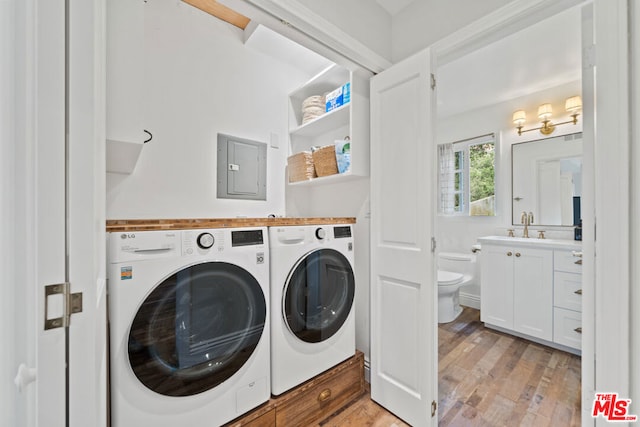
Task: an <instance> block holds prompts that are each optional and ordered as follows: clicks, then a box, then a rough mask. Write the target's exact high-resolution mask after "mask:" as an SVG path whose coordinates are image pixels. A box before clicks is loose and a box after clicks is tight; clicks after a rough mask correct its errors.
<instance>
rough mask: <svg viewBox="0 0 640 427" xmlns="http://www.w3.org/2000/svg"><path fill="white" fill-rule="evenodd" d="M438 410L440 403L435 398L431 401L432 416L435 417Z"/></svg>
mask: <svg viewBox="0 0 640 427" xmlns="http://www.w3.org/2000/svg"><path fill="white" fill-rule="evenodd" d="M437 412H438V403H437V402H436V401H435V400H433V401H431V417H435V416H436V413H437Z"/></svg>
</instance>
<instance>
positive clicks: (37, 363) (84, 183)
mask: <svg viewBox="0 0 640 427" xmlns="http://www.w3.org/2000/svg"><path fill="white" fill-rule="evenodd" d="M16 3H17V2H16ZM66 7H69V9H68V10H65V9H66ZM16 10H17V13H16V17H17V19H18V23H17V25H16V29H17V30H16V40H17V43H18V47H17V48H16V52H17V58H18V61H17V62H16V68H15V69H16V75H15V78H14V87H15V92H16V97H15V98H16V104H17V105H18V108H16V113H15V145H16V146H17V147H19V149H18V150H15V152H14V162H15V164H16V165H19V167H16V168H15V177H16V182H15V187H14V188H13V190H12V194H11V195H10V200H14V201H15V206H14V215H15V221H14V224H13V225H14V227H15V232H14V233H12V234H11V235H10V236H8V239H7V241H6V242H5V243H6V246H8V247H10V248H12V250H13V251H14V255H13V256H14V257H15V260H16V263H15V264H16V266H15V267H14V269H15V276H17V277H19V278H20V280H16V281H15V283H12V285H14V286H15V288H16V289H15V291H14V295H15V296H16V298H15V299H16V304H15V315H14V317H15V322H16V328H17V330H19V331H22V330H23V331H24V333H23V335H24V337H20V339H16V340H15V342H16V348H14V347H13V346H12V345H10V343H9V345H8V347H9V348H10V349H11V351H13V352H14V353H15V354H16V357H20V359H18V360H16V365H18V364H22V365H23V368H22V369H21V370H19V371H18V372H17V375H16V384H17V385H19V387H18V388H17V389H16V390H15V392H16V393H19V394H18V396H17V397H16V398H14V399H12V400H11V401H12V402H15V403H16V404H18V405H19V409H18V410H17V411H16V412H15V414H14V415H12V416H13V417H14V418H13V419H14V420H15V421H16V422H15V423H12V424H11V425H21V426H22V425H24V426H28V427H37V426H46V427H65V426H66V427H69V426H71V427H75V426H96V427H100V426H105V425H106V423H107V413H106V410H107V399H106V366H107V361H106V317H105V313H106V310H105V281H104V265H105V247H104V246H105V244H104V242H105V239H104V200H105V190H104V188H105V185H104V180H105V171H104V163H105V161H104V77H103V76H104V71H103V67H104V62H103V61H104V60H103V58H104V47H103V46H104V40H103V39H102V37H103V28H102V21H103V19H104V17H103V15H102V14H103V12H102V11H103V10H104V4H103V0H91V1H87V0H71V1H69V2H65V0H53V1H52V0H26V1H25V2H24V3H21V4H20V6H19V7H17V8H16ZM67 12H68V13H67ZM67 18H69V19H70V21H69V22H67ZM67 24H68V26H69V28H68V30H69V31H67V28H66V27H67ZM66 33H67V34H70V35H71V38H70V40H68V41H67V40H66V38H65V34H66ZM67 71H68V74H67ZM67 113H68V114H67ZM69 282H70V287H71V291H72V292H74V293H77V292H81V293H82V294H83V296H84V298H83V311H82V313H79V314H75V315H73V316H72V318H71V325H70V327H68V328H65V327H60V328H57V327H55V326H57V325H56V324H52V325H51V326H54V328H53V329H45V320H47V319H48V320H52V319H56V318H58V317H61V316H63V306H64V304H63V300H64V298H63V297H62V295H52V296H49V297H48V299H47V298H45V289H46V287H47V286H48V285H55V284H62V283H69ZM45 313H46V314H45ZM60 323H61V324H62V322H60ZM18 346H20V348H17V347H18ZM16 368H17V366H16ZM34 374H35V375H34ZM14 375H15V374H14ZM20 393H21V394H20ZM0 424H1V423H0Z"/></svg>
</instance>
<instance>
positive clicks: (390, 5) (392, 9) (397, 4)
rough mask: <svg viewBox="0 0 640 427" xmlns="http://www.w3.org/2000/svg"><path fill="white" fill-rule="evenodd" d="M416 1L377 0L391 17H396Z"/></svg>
mask: <svg viewBox="0 0 640 427" xmlns="http://www.w3.org/2000/svg"><path fill="white" fill-rule="evenodd" d="M414 1H415V0H376V2H377V3H378V4H379V5H380V6H382V7H383V8H384V9H385V10H386V11H387V12H389V15H391V16H394V15H396V14H397V13H398V12H400V11H401V10H402V9H404V8H405V7H407V6H408V5H409V4H411V3H413V2H414Z"/></svg>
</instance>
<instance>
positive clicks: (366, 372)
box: [364, 356, 371, 384]
mask: <svg viewBox="0 0 640 427" xmlns="http://www.w3.org/2000/svg"><path fill="white" fill-rule="evenodd" d="M364 380H365V381H366V382H368V383H369V384H371V362H369V358H368V357H367V356H365V357H364Z"/></svg>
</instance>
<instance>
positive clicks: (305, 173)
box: [287, 151, 316, 182]
mask: <svg viewBox="0 0 640 427" xmlns="http://www.w3.org/2000/svg"><path fill="white" fill-rule="evenodd" d="M287 166H288V170H289V182H297V181H305V180H308V179H313V178H315V177H316V172H315V168H314V166H313V156H312V155H311V152H309V151H302V152H300V153H296V154H294V155H293V156H289V157H288V158H287Z"/></svg>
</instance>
